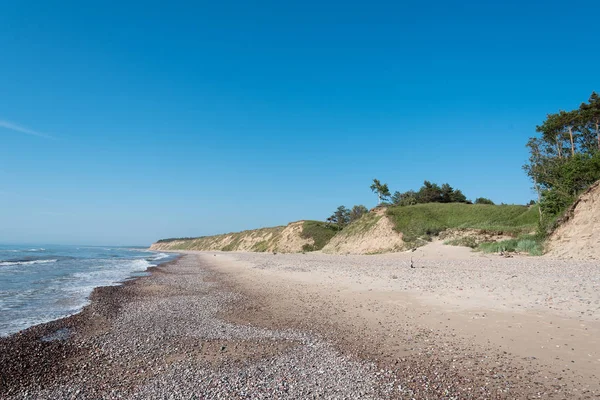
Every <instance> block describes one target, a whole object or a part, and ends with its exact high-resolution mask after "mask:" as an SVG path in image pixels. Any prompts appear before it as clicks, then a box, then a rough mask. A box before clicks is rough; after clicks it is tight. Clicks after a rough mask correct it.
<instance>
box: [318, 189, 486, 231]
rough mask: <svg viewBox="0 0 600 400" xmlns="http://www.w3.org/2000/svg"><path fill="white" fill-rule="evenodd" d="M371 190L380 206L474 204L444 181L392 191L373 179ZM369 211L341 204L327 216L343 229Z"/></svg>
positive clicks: (479, 202) (484, 202)
mask: <svg viewBox="0 0 600 400" xmlns="http://www.w3.org/2000/svg"><path fill="white" fill-rule="evenodd" d="M370 188H371V191H373V193H375V194H376V195H377V200H378V205H379V206H412V205H415V204H426V203H466V204H473V202H472V201H470V200H467V197H466V196H465V195H464V194H463V193H462V191H461V190H459V189H454V188H453V187H452V186H450V185H449V184H448V183H444V184H442V185H441V186H440V185H438V184H437V183H431V182H429V181H424V182H423V186H421V188H420V189H419V190H418V191H415V190H408V191H406V192H398V191H396V192H394V194H391V193H390V189H389V187H388V185H387V183H381V181H380V180H378V179H373V184H372V185H371V187H370ZM475 204H490V205H493V204H494V202H493V201H492V200H490V199H487V198H485V197H478V198H477V199H475ZM367 212H368V209H367V207H365V206H363V205H356V206H354V207H352V208H351V209H348V208H346V206H343V205H342V206H339V207H338V208H337V209H336V210H335V211H334V213H333V214H332V215H331V216H330V217H329V218H327V223H329V224H332V225H334V226H336V227H337V228H338V229H342V228H344V227H345V226H347V225H349V224H351V223H352V222H354V221H356V220H358V219H360V218H361V217H362V216H363V215H364V214H366V213H367Z"/></svg>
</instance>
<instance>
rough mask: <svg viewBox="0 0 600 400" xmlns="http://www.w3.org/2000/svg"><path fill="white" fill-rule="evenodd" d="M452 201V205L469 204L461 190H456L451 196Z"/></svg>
mask: <svg viewBox="0 0 600 400" xmlns="http://www.w3.org/2000/svg"><path fill="white" fill-rule="evenodd" d="M450 201H451V202H452V203H467V202H468V201H467V196H465V195H464V194H463V192H461V191H460V190H455V191H453V192H452V195H451V196H450Z"/></svg>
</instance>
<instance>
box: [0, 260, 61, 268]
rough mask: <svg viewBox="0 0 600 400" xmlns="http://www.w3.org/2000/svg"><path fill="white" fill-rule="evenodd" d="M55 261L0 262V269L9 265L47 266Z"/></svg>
mask: <svg viewBox="0 0 600 400" xmlns="http://www.w3.org/2000/svg"><path fill="white" fill-rule="evenodd" d="M56 261H58V260H30V261H0V267H7V266H9V265H32V264H48V263H53V262H56Z"/></svg>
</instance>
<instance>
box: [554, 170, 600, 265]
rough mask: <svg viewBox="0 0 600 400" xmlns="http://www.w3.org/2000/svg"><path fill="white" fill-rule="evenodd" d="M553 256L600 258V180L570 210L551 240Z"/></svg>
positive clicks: (580, 258)
mask: <svg viewBox="0 0 600 400" xmlns="http://www.w3.org/2000/svg"><path fill="white" fill-rule="evenodd" d="M548 247H549V250H550V251H549V252H548V254H547V256H548V257H550V258H572V259H576V260H600V182H596V183H595V184H593V185H592V186H590V188H589V189H588V190H586V191H585V192H584V193H583V194H581V196H579V198H578V199H577V200H576V201H575V203H574V204H573V205H572V206H571V207H570V208H569V210H567V212H566V213H565V215H564V216H563V218H562V220H561V224H560V226H559V227H558V228H557V229H556V230H555V231H554V232H553V233H552V235H551V236H550V239H549V240H548Z"/></svg>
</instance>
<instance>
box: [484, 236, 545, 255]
mask: <svg viewBox="0 0 600 400" xmlns="http://www.w3.org/2000/svg"><path fill="white" fill-rule="evenodd" d="M477 249H478V250H481V251H483V252H484V253H499V252H505V253H511V252H519V253H528V254H529V255H531V256H541V255H542V253H543V238H542V237H541V236H532V235H524V236H521V237H519V238H515V239H509V240H503V241H501V242H491V243H481V244H480V245H479V247H478V248H477Z"/></svg>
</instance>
